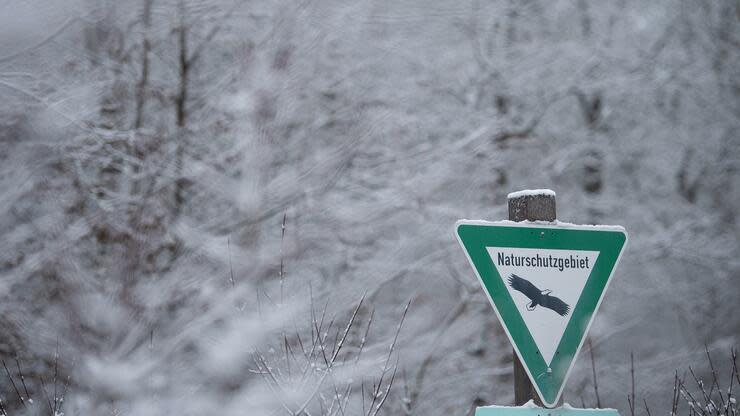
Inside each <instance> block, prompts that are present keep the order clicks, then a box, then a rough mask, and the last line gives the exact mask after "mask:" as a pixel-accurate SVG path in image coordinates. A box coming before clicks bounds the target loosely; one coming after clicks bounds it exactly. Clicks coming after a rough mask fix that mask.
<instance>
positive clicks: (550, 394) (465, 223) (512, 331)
mask: <svg viewBox="0 0 740 416" xmlns="http://www.w3.org/2000/svg"><path fill="white" fill-rule="evenodd" d="M455 234H456V236H457V239H458V241H459V243H460V245H461V246H462V247H463V250H464V251H465V254H466V256H467V257H468V260H469V261H470V264H471V265H472V267H473V269H474V270H475V273H476V275H477V276H478V279H479V281H480V283H481V286H482V287H483V290H484V292H485V293H486V295H487V297H488V300H489V301H490V303H491V305H492V306H493V309H494V311H495V312H496V315H497V316H498V318H499V320H500V321H501V323H502V326H503V327H504V330H505V332H506V335H507V336H508V337H509V340H510V341H511V344H512V346H513V347H514V350H515V351H516V354H517V355H518V356H519V359H520V360H521V362H522V364H523V365H524V368H525V369H526V371H527V374H528V376H529V379H530V380H531V381H532V384H533V386H534V387H535V390H536V391H537V393H538V395H539V396H540V399H541V400H542V402H543V403H544V404H545V405H546V406H548V407H553V406H555V405H556V404H557V402H558V400H559V399H560V395H561V394H562V392H563V388H564V386H565V382H566V380H567V378H568V376H569V374H570V371H571V370H572V368H573V363H574V362H575V357H576V356H577V355H578V352H579V351H580V349H581V347H582V346H583V342H584V340H585V337H586V334H587V333H588V330H589V328H590V326H591V324H592V323H593V318H594V316H595V314H596V311H597V310H598V308H599V306H600V305H601V301H602V300H603V298H604V293H605V292H606V289H607V287H608V286H609V283H610V282H611V278H612V276H613V272H614V270H615V268H616V265H617V263H618V262H619V259H620V258H621V255H622V252H623V249H624V247H625V245H626V243H627V233H626V231H625V230H624V229H623V228H622V227H616V226H614V227H611V226H578V225H571V224H563V223H557V222H556V223H551V224H550V223H546V222H534V223H533V222H518V223H516V222H512V221H501V222H487V221H470V220H460V221H458V222H457V223H456V226H455ZM487 247H507V248H532V249H549V250H588V251H598V252H599V256H598V259H597V261H596V263H595V264H594V265H593V268H592V270H591V273H590V275H589V276H588V279H587V281H586V284H585V286H584V288H583V291H582V292H581V295H580V297H579V299H578V301H577V303H576V304H575V307H574V308H573V310H572V314H571V317H570V321H569V322H568V324H567V326H566V327H565V332H564V334H563V336H562V338H561V340H560V342H559V344H558V347H557V350H556V353H555V356H554V357H553V359H552V362H551V363H550V365H549V366H548V365H547V363H546V362H545V359H544V358H543V357H542V355H541V354H540V352H539V349H538V347H537V345H536V343H535V341H534V338H533V337H532V334H531V333H530V331H529V329H528V328H527V325H526V324H525V322H524V320H523V318H522V316H521V314H520V312H519V310H517V308H516V305H515V304H514V300H513V299H512V297H511V295H510V294H509V292H508V290H507V289H506V287H505V282H504V279H503V276H501V275H500V274H499V272H498V270H497V269H496V266H495V265H494V263H493V260H492V259H491V256H490V255H489V253H488V251H487Z"/></svg>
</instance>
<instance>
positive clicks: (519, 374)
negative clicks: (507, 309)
mask: <svg viewBox="0 0 740 416" xmlns="http://www.w3.org/2000/svg"><path fill="white" fill-rule="evenodd" d="M555 218H556V215H555V193H554V192H552V191H540V192H537V191H534V192H521V193H519V192H516V193H513V194H509V220H511V221H525V220H528V221H555ZM513 354H514V404H515V405H516V406H520V405H523V404H524V403H526V402H528V401H529V400H532V399H533V400H534V402H535V403H536V404H537V405H538V406H542V402H541V401H540V399H539V398H538V397H537V392H536V391H535V389H534V386H532V383H531V382H530V381H529V377H527V372H526V371H525V370H524V366H523V365H522V363H521V362H520V361H519V357H517V355H516V352H513Z"/></svg>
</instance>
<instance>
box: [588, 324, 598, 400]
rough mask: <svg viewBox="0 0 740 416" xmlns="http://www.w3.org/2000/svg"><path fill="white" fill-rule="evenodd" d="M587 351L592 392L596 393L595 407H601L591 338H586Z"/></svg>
mask: <svg viewBox="0 0 740 416" xmlns="http://www.w3.org/2000/svg"><path fill="white" fill-rule="evenodd" d="M588 352H589V353H590V355H591V372H592V373H593V378H594V394H595V395H596V407H597V408H599V409H601V397H599V382H598V379H597V378H596V360H595V359H594V346H593V343H592V342H591V338H589V339H588Z"/></svg>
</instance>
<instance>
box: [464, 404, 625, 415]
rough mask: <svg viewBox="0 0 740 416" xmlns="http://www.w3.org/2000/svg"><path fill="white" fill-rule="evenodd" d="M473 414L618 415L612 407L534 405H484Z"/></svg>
mask: <svg viewBox="0 0 740 416" xmlns="http://www.w3.org/2000/svg"><path fill="white" fill-rule="evenodd" d="M475 416H619V412H617V411H616V410H614V409H575V408H572V407H570V406H563V407H558V408H557V409H543V408H541V407H536V406H522V407H508V406H486V407H479V408H477V409H476V410H475Z"/></svg>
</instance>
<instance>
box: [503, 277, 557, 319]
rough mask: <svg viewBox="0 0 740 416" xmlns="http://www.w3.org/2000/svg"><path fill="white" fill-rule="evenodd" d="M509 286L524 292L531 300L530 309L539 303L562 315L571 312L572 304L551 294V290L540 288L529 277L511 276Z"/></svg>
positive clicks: (528, 307)
mask: <svg viewBox="0 0 740 416" xmlns="http://www.w3.org/2000/svg"><path fill="white" fill-rule="evenodd" d="M508 280H509V286H511V288H512V289H514V290H517V291H519V292H522V293H523V294H524V296H526V297H528V298H529V300H531V302H529V304H528V305H527V310H528V311H533V310H534V308H536V307H537V305H540V306H542V307H543V308H547V309H551V310H553V311H555V313H557V314H558V315H560V316H565V315H567V314H568V312H570V306H568V304H567V303H565V302H563V301H562V300H561V299H560V298H556V297H555V296H550V293H552V291H551V290H549V289H548V290H540V289H539V288H537V286H535V285H533V284H532V282H530V281H529V280H527V279H523V278H521V277H519V276H517V275H515V274H512V275H511V276H509V279H508Z"/></svg>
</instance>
